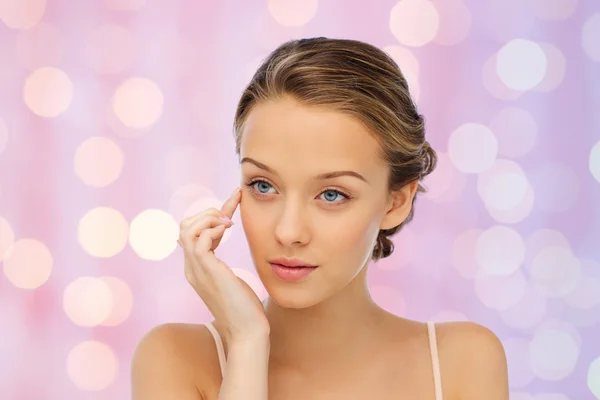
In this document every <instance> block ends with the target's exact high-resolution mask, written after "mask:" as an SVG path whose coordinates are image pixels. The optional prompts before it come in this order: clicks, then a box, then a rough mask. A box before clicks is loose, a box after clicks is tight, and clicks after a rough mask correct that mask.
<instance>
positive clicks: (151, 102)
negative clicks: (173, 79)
mask: <svg viewBox="0 0 600 400" xmlns="http://www.w3.org/2000/svg"><path fill="white" fill-rule="evenodd" d="M163 103H164V99H163V94H162V92H161V90H160V88H159V87H158V86H157V85H156V83H154V82H153V81H151V80H149V79H146V78H130V79H128V80H126V81H125V82H123V83H122V84H121V85H120V86H119V88H118V89H117V90H116V92H115V95H114V97H113V103H112V108H113V110H114V113H115V115H116V116H117V117H118V118H119V120H121V122H122V123H123V124H124V125H125V126H127V127H129V128H134V129H144V128H149V127H150V126H152V125H154V123H155V122H156V121H157V120H158V119H159V118H160V116H161V115H162V112H163Z"/></svg>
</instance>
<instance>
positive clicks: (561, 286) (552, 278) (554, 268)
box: [530, 246, 581, 297]
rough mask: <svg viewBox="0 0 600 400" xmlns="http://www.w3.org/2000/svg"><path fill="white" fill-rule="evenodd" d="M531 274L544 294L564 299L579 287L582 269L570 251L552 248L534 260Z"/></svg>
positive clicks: (542, 252)
mask: <svg viewBox="0 0 600 400" xmlns="http://www.w3.org/2000/svg"><path fill="white" fill-rule="evenodd" d="M530 273H531V279H532V280H533V282H534V283H535V285H536V286H537V287H538V289H540V290H541V291H542V293H544V294H545V295H546V296H548V297H562V296H565V295H567V294H569V293H570V292H572V291H573V290H574V289H575V288H576V287H577V285H578V283H579V279H580V275H581V267H580V265H579V260H577V259H576V258H575V256H573V254H572V253H571V251H570V250H569V249H567V248H565V247H562V246H550V247H546V248H545V249H543V250H541V251H540V252H539V253H538V255H537V256H536V257H535V258H534V259H533V261H532V264H531V269H530Z"/></svg>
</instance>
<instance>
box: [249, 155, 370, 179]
mask: <svg viewBox="0 0 600 400" xmlns="http://www.w3.org/2000/svg"><path fill="white" fill-rule="evenodd" d="M243 163H250V164H253V165H254V166H256V167H258V168H260V169H262V170H264V171H267V172H268V173H270V174H273V175H275V176H279V175H278V174H277V172H275V170H273V169H272V168H270V167H268V166H267V165H265V164H263V163H261V162H260V161H256V160H255V159H253V158H250V157H244V158H242V160H241V161H240V164H243ZM340 176H353V177H355V178H358V179H360V180H361V181H363V182H365V183H367V184H370V183H369V181H368V180H367V179H366V178H365V177H364V176H362V175H361V174H359V173H358V172H355V171H333V172H325V173H323V174H319V175H317V176H315V179H317V180H324V179H333V178H337V177H340Z"/></svg>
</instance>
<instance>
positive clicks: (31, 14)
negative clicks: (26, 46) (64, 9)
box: [0, 0, 46, 29]
mask: <svg viewBox="0 0 600 400" xmlns="http://www.w3.org/2000/svg"><path fill="white" fill-rule="evenodd" d="M45 13H46V0H18V1H14V0H3V1H1V2H0V20H1V21H2V22H4V23H5V24H6V26H8V27H9V28H11V29H29V28H32V27H34V26H35V25H36V24H37V23H38V22H40V21H41V20H42V18H43V17H44V14H45Z"/></svg>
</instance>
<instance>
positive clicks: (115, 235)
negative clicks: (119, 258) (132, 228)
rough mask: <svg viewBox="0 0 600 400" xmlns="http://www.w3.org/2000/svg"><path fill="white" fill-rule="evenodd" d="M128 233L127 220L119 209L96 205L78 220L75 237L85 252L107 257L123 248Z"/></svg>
mask: <svg viewBox="0 0 600 400" xmlns="http://www.w3.org/2000/svg"><path fill="white" fill-rule="evenodd" d="M128 234H129V228H128V225H127V220H126V219H125V217H124V216H123V215H122V214H121V213H120V212H119V211H117V210H115V209H114V208H110V207H96V208H93V209H91V210H90V211H88V212H87V213H86V214H85V215H84V216H83V217H82V218H81V219H80V220H79V227H78V233H77V238H78V240H79V244H80V245H81V247H82V248H83V249H84V250H85V251H86V253H88V254H90V255H92V256H94V257H100V258H109V257H113V256H115V255H117V254H119V253H120V252H121V250H123V249H124V248H125V246H126V245H127V237H128Z"/></svg>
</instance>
